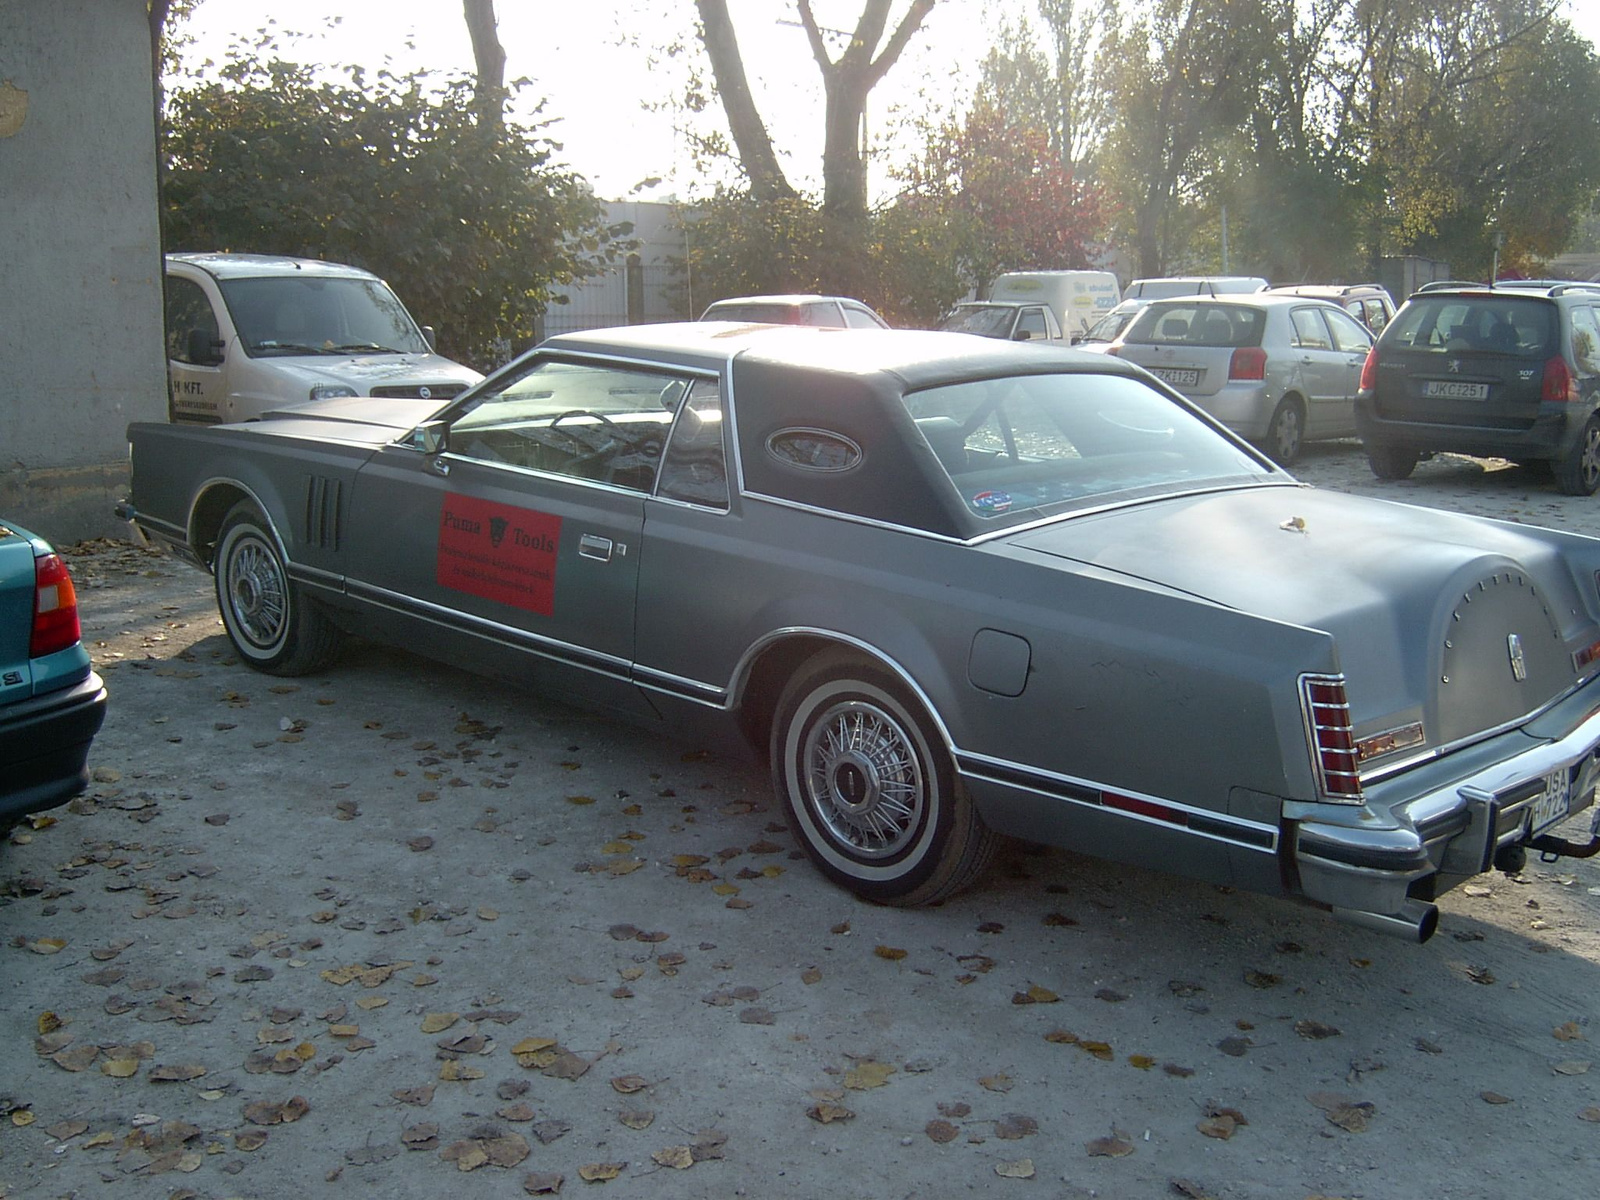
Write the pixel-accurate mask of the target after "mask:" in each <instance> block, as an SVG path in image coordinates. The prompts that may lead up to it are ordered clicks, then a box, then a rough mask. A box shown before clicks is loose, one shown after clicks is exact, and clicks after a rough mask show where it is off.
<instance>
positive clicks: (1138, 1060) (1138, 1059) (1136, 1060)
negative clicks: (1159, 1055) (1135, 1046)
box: [1128, 1054, 1156, 1071]
mask: <svg viewBox="0 0 1600 1200" xmlns="http://www.w3.org/2000/svg"><path fill="white" fill-rule="evenodd" d="M1128 1063H1129V1065H1130V1066H1135V1067H1138V1068H1139V1070H1141V1071H1148V1070H1149V1069H1150V1068H1151V1067H1153V1066H1155V1065H1156V1060H1155V1059H1153V1058H1151V1057H1150V1056H1149V1055H1148V1054H1130V1055H1128Z"/></svg>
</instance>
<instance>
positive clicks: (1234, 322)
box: [1122, 301, 1267, 346]
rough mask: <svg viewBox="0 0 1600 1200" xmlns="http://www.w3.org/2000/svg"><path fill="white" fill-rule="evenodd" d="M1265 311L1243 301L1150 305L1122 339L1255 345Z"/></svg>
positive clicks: (1264, 319)
mask: <svg viewBox="0 0 1600 1200" xmlns="http://www.w3.org/2000/svg"><path fill="white" fill-rule="evenodd" d="M1266 324H1267V314H1266V313H1265V312H1264V311H1263V310H1262V309H1259V308H1254V307H1251V306H1248V305H1244V304H1216V303H1213V302H1211V301H1204V302H1198V303H1192V304H1180V303H1177V302H1176V301H1174V302H1173V303H1170V304H1152V305H1151V306H1150V307H1148V308H1146V309H1145V310H1144V311H1143V312H1142V313H1140V314H1139V318H1138V320H1136V321H1135V322H1134V323H1133V328H1131V329H1129V330H1128V332H1127V334H1126V335H1125V336H1124V337H1123V339H1122V340H1123V341H1124V342H1125V343H1126V342H1133V343H1144V344H1147V345H1153V346H1163V345H1172V344H1183V345H1189V346H1259V345H1261V334H1262V331H1263V330H1264V329H1265V328H1266Z"/></svg>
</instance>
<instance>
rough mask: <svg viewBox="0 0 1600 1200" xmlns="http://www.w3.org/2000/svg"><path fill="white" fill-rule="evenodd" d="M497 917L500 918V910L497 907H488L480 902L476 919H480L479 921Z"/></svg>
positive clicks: (496, 919)
mask: <svg viewBox="0 0 1600 1200" xmlns="http://www.w3.org/2000/svg"><path fill="white" fill-rule="evenodd" d="M499 919H500V910H499V909H496V908H490V907H489V906H488V905H487V904H481V905H479V906H478V920H480V921H498V920H499Z"/></svg>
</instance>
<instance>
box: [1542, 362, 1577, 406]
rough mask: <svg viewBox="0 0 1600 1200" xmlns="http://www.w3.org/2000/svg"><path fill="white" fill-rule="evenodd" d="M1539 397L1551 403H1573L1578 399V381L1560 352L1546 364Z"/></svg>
mask: <svg viewBox="0 0 1600 1200" xmlns="http://www.w3.org/2000/svg"><path fill="white" fill-rule="evenodd" d="M1539 399H1541V400H1543V401H1545V402H1546V403H1549V404H1572V403H1575V402H1576V401H1577V399H1578V388H1577V381H1576V380H1574V379H1573V378H1572V371H1571V370H1570V369H1568V367H1567V360H1566V359H1564V358H1562V357H1561V356H1560V355H1559V354H1558V355H1556V356H1555V357H1554V358H1551V359H1549V360H1547V361H1546V362H1545V364H1544V384H1543V386H1542V387H1541V388H1540V389H1539Z"/></svg>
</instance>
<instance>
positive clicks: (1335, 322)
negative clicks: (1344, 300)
mask: <svg viewBox="0 0 1600 1200" xmlns="http://www.w3.org/2000/svg"><path fill="white" fill-rule="evenodd" d="M1322 315H1323V316H1324V317H1326V318H1327V319H1328V329H1329V330H1330V331H1332V333H1333V346H1334V349H1336V350H1344V351H1349V352H1351V353H1355V352H1358V351H1359V352H1361V353H1365V352H1366V351H1368V350H1370V349H1371V348H1372V335H1371V334H1370V333H1368V332H1367V331H1366V330H1365V329H1363V328H1362V327H1361V323H1360V322H1359V321H1357V320H1356V319H1355V318H1354V317H1351V316H1348V315H1346V314H1345V313H1344V312H1342V311H1340V310H1338V309H1332V308H1330V309H1328V310H1327V311H1325V312H1324V313H1323V314H1322Z"/></svg>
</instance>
